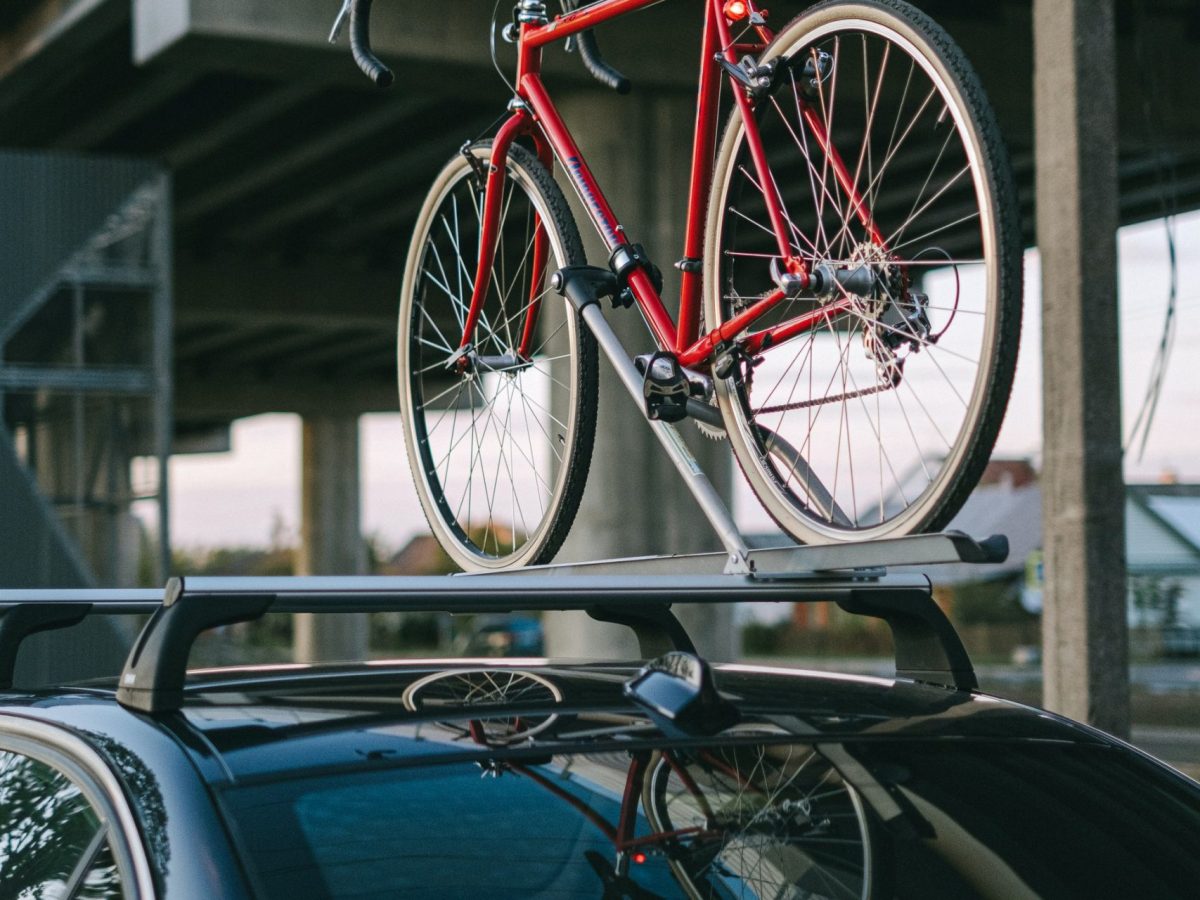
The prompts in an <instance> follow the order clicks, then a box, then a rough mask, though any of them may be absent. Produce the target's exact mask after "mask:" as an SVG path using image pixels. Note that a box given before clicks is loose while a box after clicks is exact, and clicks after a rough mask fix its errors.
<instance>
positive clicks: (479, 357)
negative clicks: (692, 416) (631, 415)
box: [397, 142, 597, 570]
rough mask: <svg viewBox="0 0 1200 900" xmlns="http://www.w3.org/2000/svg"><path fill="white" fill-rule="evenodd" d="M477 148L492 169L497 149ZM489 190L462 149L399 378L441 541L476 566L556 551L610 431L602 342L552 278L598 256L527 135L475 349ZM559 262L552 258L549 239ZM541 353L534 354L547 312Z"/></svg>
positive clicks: (432, 208) (407, 307) (421, 233)
mask: <svg viewBox="0 0 1200 900" xmlns="http://www.w3.org/2000/svg"><path fill="white" fill-rule="evenodd" d="M470 152H471V153H472V154H473V155H474V156H475V158H476V159H478V160H481V161H482V163H483V166H485V167H486V165H487V164H488V161H489V159H490V152H491V144H490V142H482V143H479V144H476V145H474V146H473V147H472V148H471V149H470ZM483 200H484V192H483V189H482V180H481V179H480V178H479V177H478V176H477V174H476V171H475V167H474V166H473V165H472V164H471V163H470V162H469V161H468V160H467V158H466V157H465V156H463V155H461V154H460V155H458V156H456V157H455V158H454V159H453V160H451V161H450V162H449V163H448V164H447V165H446V167H445V168H444V169H443V170H442V172H441V174H440V175H438V178H437V180H436V181H435V182H434V185H433V188H432V190H431V191H430V193H429V196H428V198H427V199H426V201H425V204H424V206H423V207H422V209H421V213H420V215H419V217H418V219H417V226H416V229H415V231H414V234H413V241H412V245H411V249H410V250H409V255H408V264H407V267H406V269H405V274H404V287H403V292H402V294H401V298H400V327H399V341H398V346H399V351H398V354H397V357H398V374H399V386H400V408H401V412H402V413H403V416H404V424H405V438H406V444H407V447H408V458H409V463H410V465H411V467H412V472H413V479H414V481H415V483H416V489H417V496H418V497H419V498H420V501H421V507H422V509H423V510H424V512H425V517H426V519H427V520H428V521H429V525H430V528H431V529H432V531H433V534H434V536H435V537H436V538H437V540H438V542H439V543H440V544H441V545H442V547H443V548H444V549H445V551H446V552H447V553H448V554H449V555H450V557H451V558H452V559H453V560H454V562H455V563H457V564H458V565H459V566H461V567H462V568H464V569H468V570H489V569H502V568H509V567H516V566H525V565H535V564H538V563H544V562H548V561H549V560H550V559H551V558H553V556H554V554H555V552H556V551H557V550H558V548H559V546H560V545H561V544H562V541H563V539H564V538H565V537H566V535H567V531H568V530H569V529H570V526H571V522H572V521H573V519H574V517H575V512H576V510H577V509H578V507H579V500H580V497H581V496H582V494H583V486H584V482H585V480H586V477H587V468H588V463H589V462H590V460H591V453H592V440H593V437H594V435H595V428H596V378H597V373H596V345H595V340H594V338H593V337H592V335H591V334H590V333H589V332H588V331H587V330H586V329H585V328H583V327H582V324H581V323H580V321H579V318H578V316H577V315H575V313H574V311H573V310H572V309H571V308H570V307H569V306H568V305H567V302H566V301H565V300H563V299H561V298H560V297H558V295H556V294H554V293H553V292H552V291H550V289H549V281H550V275H552V274H553V273H554V272H555V271H556V270H557V269H559V268H561V267H563V266H568V265H577V264H580V263H582V262H583V259H584V257H583V250H582V245H581V243H580V240H579V232H578V229H577V228H576V226H575V222H574V220H573V218H572V217H571V213H570V210H569V208H568V207H567V203H566V200H565V199H564V198H563V196H562V192H561V191H560V190H559V188H558V187H557V185H555V183H554V180H553V179H552V178H551V177H550V175H549V173H548V172H547V171H546V170H545V168H544V167H543V166H542V165H541V164H540V163H539V162H538V161H537V159H536V158H535V157H534V156H533V155H532V154H530V153H529V152H527V151H526V150H524V149H522V148H521V147H519V146H513V147H512V148H511V151H510V153H509V157H508V177H507V180H506V183H505V189H504V196H503V198H502V201H501V205H500V209H501V220H500V226H499V231H498V238H497V242H498V243H497V253H496V260H495V262H494V264H493V266H492V272H491V279H490V287H489V289H488V293H487V296H486V298H485V300H484V305H483V312H482V315H481V316H480V318H479V324H478V326H477V328H476V329H475V333H474V335H473V340H472V342H471V346H470V353H469V354H468V355H466V356H465V357H464V355H463V354H461V353H460V350H459V344H460V339H461V337H462V333H463V329H464V327H465V324H464V323H465V321H466V315H467V311H468V309H469V308H470V304H471V294H472V291H473V288H474V277H475V273H476V269H477V263H478V258H479V248H480V243H481V241H480V231H481V225H480V223H481V221H482V215H483V214H482V210H483ZM539 230H540V231H541V232H542V234H544V235H545V238H546V246H547V251H548V252H547V258H546V260H545V262H544V264H542V265H540V271H538V268H539V266H538V263H537V261H536V257H537V253H536V248H535V237H536V235H537V234H538V232H539ZM534 307H536V309H537V313H536V331H535V332H534V337H533V340H532V343H531V344H530V353H529V354H528V355H527V356H524V357H522V356H521V355H520V354H519V352H518V350H519V347H520V344H521V339H522V335H523V332H524V328H525V320H526V317H527V315H528V314H529V312H530V310H531V308H534Z"/></svg>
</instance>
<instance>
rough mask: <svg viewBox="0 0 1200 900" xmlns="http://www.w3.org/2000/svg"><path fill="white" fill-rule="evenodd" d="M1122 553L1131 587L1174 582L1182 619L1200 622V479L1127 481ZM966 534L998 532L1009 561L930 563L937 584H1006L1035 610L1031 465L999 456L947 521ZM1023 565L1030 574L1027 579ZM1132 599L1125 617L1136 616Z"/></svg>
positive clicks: (1036, 508)
mask: <svg viewBox="0 0 1200 900" xmlns="http://www.w3.org/2000/svg"><path fill="white" fill-rule="evenodd" d="M1125 498H1126V499H1125V554H1126V567H1127V571H1128V575H1129V579H1130V583H1131V585H1132V584H1133V583H1134V580H1135V579H1147V578H1158V579H1160V580H1161V583H1162V584H1164V585H1171V584H1176V583H1177V584H1178V585H1179V588H1180V590H1179V599H1178V614H1179V621H1180V622H1181V623H1182V624H1187V625H1195V626H1200V484H1178V483H1173V482H1172V483H1163V484H1130V485H1126V487H1125ZM949 529H950V530H956V531H962V532H964V533H966V534H969V535H970V536H971V537H976V538H983V537H988V536H989V535H992V534H1003V535H1006V536H1007V537H1008V540H1009V556H1008V560H1007V561H1005V562H1003V563H998V564H995V565H986V566H979V565H968V564H965V563H964V564H958V565H947V566H933V567H930V568H929V569H928V570H926V573H927V574H928V575H929V577H930V579H931V580H932V581H933V584H934V587H935V588H938V589H942V591H943V592H944V593H946V594H948V593H949V591H948V590H947V589H950V590H952V589H953V588H954V587H956V586H958V585H962V584H968V583H976V582H980V581H1004V580H1008V581H1011V582H1012V584H1013V589H1014V591H1021V592H1022V594H1023V602H1024V605H1026V606H1027V608H1030V609H1031V611H1040V608H1041V596H1040V593H1041V591H1040V579H1039V577H1038V575H1037V569H1038V567H1039V565H1040V562H1039V561H1040V553H1041V546H1042V492H1041V487H1040V485H1039V484H1038V482H1037V474H1036V472H1035V470H1034V469H1033V467H1032V465H1030V463H1029V462H1028V461H1024V460H996V461H993V462H992V463H990V464H989V465H988V468H987V471H986V472H985V473H984V477H983V479H982V480H981V481H980V484H979V487H978V488H976V489H975V491H974V492H973V493H972V494H971V496H970V497H969V498H968V499H967V502H966V504H965V505H964V506H963V508H962V510H961V511H960V512H959V514H958V515H957V516H955V517H954V520H953V521H952V522H951V523H950V525H949ZM1027 570H1028V576H1027ZM1138 618H1139V617H1138V615H1137V613H1136V611H1135V610H1134V608H1133V603H1132V592H1131V596H1130V621H1131V622H1136V621H1138Z"/></svg>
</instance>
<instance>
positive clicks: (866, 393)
mask: <svg viewBox="0 0 1200 900" xmlns="http://www.w3.org/2000/svg"><path fill="white" fill-rule="evenodd" d="M899 383H900V382H899V381H898V380H897V381H896V382H895V383H894V384H877V385H875V386H873V387H869V388H860V389H859V390H857V391H848V392H846V393H844V394H835V395H834V396H832V397H822V398H821V399H820V400H797V401H796V402H795V403H781V404H780V405H778V406H764V407H762V408H761V409H756V410H754V415H756V416H762V415H767V414H769V413H777V412H787V411H788V410H792V409H809V408H811V407H813V406H824V405H825V404H826V403H840V402H842V401H845V400H857V399H858V398H859V397H870V396H871V395H872V394H881V393H883V392H884V391H890V390H894V389H895V387H896V385H897V384H899Z"/></svg>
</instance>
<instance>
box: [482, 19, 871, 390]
mask: <svg viewBox="0 0 1200 900" xmlns="http://www.w3.org/2000/svg"><path fill="white" fill-rule="evenodd" d="M656 2H659V0H599V2H596V3H593V4H591V5H590V6H588V7H586V8H584V9H580V10H576V11H574V12H571V13H568V14H566V15H561V16H558V17H555V18H554V19H553V20H551V21H550V22H548V23H547V24H544V25H531V24H523V25H522V26H521V30H520V37H519V40H518V63H517V81H516V84H517V98H516V100H515V101H514V103H513V107H512V108H513V114H512V115H511V116H510V117H509V118H508V119H507V121H505V123H504V124H503V125H502V126H501V128H500V130H499V132H498V133H497V135H496V137H495V139H494V142H493V145H492V153H491V164H492V165H491V170H490V173H489V175H488V178H487V184H486V189H485V201H484V210H483V228H482V234H481V243H480V257H479V265H478V270H477V272H476V277H475V282H474V289H473V293H472V297H471V306H470V309H469V311H468V315H467V317H466V320H465V324H464V329H463V335H462V341H461V345H460V349H468V348H469V347H470V345H471V338H472V335H473V333H474V330H475V326H476V324H477V322H478V321H479V316H480V314H481V312H482V308H483V301H484V297H486V295H487V291H488V287H489V284H490V275H491V267H492V263H493V261H494V259H495V253H496V240H497V234H496V232H497V228H498V221H499V215H500V201H501V197H502V195H503V190H504V185H505V180H506V161H507V157H508V151H509V148H510V147H511V146H512V142H513V141H514V140H515V139H516V138H517V137H519V136H522V135H527V136H529V137H531V138H532V140H533V143H534V147H535V150H536V153H537V156H538V159H539V160H540V161H541V162H542V163H543V165H545V166H546V167H547V169H549V168H551V167H552V164H553V162H554V160H557V161H558V163H559V165H560V166H562V169H563V171H564V172H565V173H566V174H567V176H568V178H569V179H570V181H571V183H572V185H573V187H574V189H575V191H576V193H577V194H578V195H579V198H580V200H581V201H582V202H583V205H584V207H585V208H586V210H587V212H588V215H589V217H590V218H591V220H592V223H593V224H594V225H595V227H596V230H597V231H598V232H599V234H600V236H601V238H602V239H603V241H604V243H605V247H606V248H607V250H608V252H609V253H612V252H614V251H616V250H617V249H618V248H620V247H623V246H628V244H629V241H628V239H627V237H626V234H625V230H624V228H623V227H622V225H621V223H620V221H619V220H618V219H617V216H616V214H615V213H614V212H613V209H612V207H611V205H610V204H609V202H608V200H607V198H606V197H605V195H604V193H603V191H602V190H601V188H600V185H599V184H598V183H597V181H596V179H595V177H594V176H593V175H592V172H591V170H590V169H589V167H588V165H587V163H586V161H585V160H584V158H583V155H582V153H581V152H580V150H579V148H578V146H577V145H576V143H575V141H574V139H573V138H572V136H571V133H570V131H569V130H568V129H567V127H566V125H565V124H564V122H563V120H562V118H561V117H560V116H559V114H558V110H557V109H556V108H555V107H554V104H553V102H552V101H551V99H550V95H549V94H548V92H547V91H546V87H545V85H544V84H543V82H542V79H541V65H542V48H543V47H545V46H547V45H549V44H552V43H556V42H558V41H563V40H566V39H567V38H569V37H571V36H572V35H575V34H578V33H579V32H581V31H585V30H587V29H589V28H592V27H594V26H596V25H599V24H602V23H604V22H607V21H609V20H611V19H614V18H616V17H618V16H621V15H624V14H626V13H630V12H636V11H637V10H640V9H643V8H645V7H648V6H651V5H653V4H655V3H656ZM744 6H745V11H746V14H747V18H748V17H749V16H751V15H753V14H755V13H756V12H758V10H756V7H755V4H754V3H753V2H752V0H745V4H744ZM739 21H740V20H739ZM752 27H753V28H754V30H755V33H756V35H757V38H758V41H757V42H754V43H735V41H734V38H733V36H732V31H731V26H730V21H729V19H728V18H727V16H726V13H725V4H723V2H722V0H705V21H704V32H703V38H702V41H701V45H702V46H701V54H700V82H699V103H698V108H697V113H696V124H695V130H694V134H693V147H692V166H691V179H690V184H689V191H688V213H687V225H686V232H685V237H684V259H685V260H689V261H693V263H694V264H692V265H686V266H683V267H681V268H682V277H681V285H680V304H679V319H678V323H676V322H675V321H673V320H672V318H671V315H670V313H669V312H668V311H667V309H666V307H665V305H664V304H663V300H662V297H661V296H660V295H659V292H658V291H657V290H656V289H655V287H654V284H653V282H652V281H651V278H650V275H649V274H648V273H647V271H646V270H645V269H644V268H643V267H642V266H640V265H638V266H635V267H633V268H632V269H631V271H629V273H628V275H627V276H626V277H627V284H628V286H629V289H630V291H631V292H632V294H633V297H634V299H635V301H636V302H637V304H638V307H639V308H640V310H641V311H642V314H643V315H644V317H645V319H646V322H647V324H648V325H649V327H650V331H651V333H652V334H653V336H654V338H655V341H656V343H657V344H658V348H659V349H660V350H667V351H671V352H673V353H675V355H676V356H677V358H678V360H679V362H680V364H682V365H684V366H689V367H693V366H703V365H705V364H707V363H710V362H711V360H712V357H713V355H714V354H715V353H716V352H718V351H719V350H721V349H722V348H724V347H726V346H728V345H729V343H730V342H731V341H732V340H733V339H734V338H735V337H736V336H738V335H739V334H741V333H742V332H743V331H744V330H745V329H746V328H748V327H749V326H750V325H751V324H752V323H753V322H754V321H755V320H757V319H758V318H760V317H761V316H762V315H764V314H765V313H767V312H768V311H769V310H771V309H772V308H773V307H775V306H776V305H778V304H779V302H780V301H782V300H783V299H784V298H785V296H786V295H785V293H784V290H783V289H782V288H779V287H777V288H776V289H775V290H773V291H771V292H770V293H768V294H767V295H766V296H765V297H763V298H761V299H759V300H758V301H756V302H755V303H754V304H752V305H751V306H750V307H749V308H748V309H745V310H743V311H742V312H740V313H738V314H737V315H735V316H733V317H731V318H730V319H729V320H728V321H726V322H724V323H723V324H722V325H720V326H719V327H717V328H715V329H713V330H711V331H710V332H708V333H707V334H704V335H700V334H699V333H698V332H699V321H700V303H701V289H702V275H701V271H700V260H701V256H702V254H703V246H704V228H705V221H704V216H705V207H706V199H707V196H708V193H709V189H710V187H711V184H712V178H713V157H714V152H715V149H716V148H715V144H716V119H717V115H718V106H719V98H720V87H721V78H722V76H723V74H724V73H723V72H722V71H721V67H720V66H719V65H717V64H716V58H717V57H718V56H721V55H723V56H724V59H725V60H726V61H727V62H728V63H729V64H730V65H734V66H736V65H737V63H738V54H739V53H743V54H745V53H758V52H761V51H762V49H763V48H764V47H766V46H767V44H769V43H770V41H771V39H772V38H773V37H774V35H773V34H772V32H771V31H770V29H768V28H767V27H766V26H765V25H754V26H752ZM724 77H726V78H727V79H728V80H729V82H730V85H731V87H732V92H733V96H734V100H735V102H736V103H737V105H738V107H739V108H740V110H741V113H742V120H743V122H744V123H745V140H746V142H747V145H748V147H749V150H750V154H751V158H752V159H753V162H754V166H755V169H756V173H757V176H758V184H759V185H762V186H764V188H765V190H764V197H765V203H766V208H767V212H768V217H769V219H770V224H771V231H772V232H773V236H774V238H775V242H776V246H777V248H778V251H779V254H780V257H781V259H782V262H783V265H782V269H783V270H784V271H786V272H787V273H788V274H789V275H791V276H795V277H796V278H798V283H799V285H800V286H801V288H803V287H807V286H808V285H809V283H810V275H809V269H808V265H807V263H806V262H805V260H804V259H803V258H802V257H801V256H800V255H799V254H796V253H793V251H792V239H791V229H790V227H789V223H788V221H787V217H786V215H785V213H784V211H783V204H782V200H781V198H780V196H779V193H778V190H777V189H776V187H775V184H774V180H773V179H772V177H771V174H770V171H769V168H768V165H767V160H766V153H765V150H764V148H763V143H762V140H761V137H760V135H759V132H758V125H757V123H756V121H755V117H754V114H753V107H752V105H751V101H750V98H749V97H748V96H747V93H746V91H745V90H744V89H743V87H742V85H740V84H739V83H738V82H737V81H736V80H735V79H734V78H733V76H732V75H724ZM817 87H818V90H821V87H820V83H819V80H818V83H817ZM798 102H799V103H800V104H801V106H802V110H803V114H804V120H805V123H806V125H807V126H808V127H809V128H810V129H811V131H812V133H813V136H814V138H815V139H816V143H817V145H818V146H819V147H820V148H821V150H822V152H823V153H824V154H825V156H826V159H827V160H828V163H829V166H830V170H831V171H832V173H833V175H834V177H835V179H836V180H837V181H838V183H839V184H840V185H841V186H842V188H843V189H844V190H845V194H846V197H847V201H848V207H847V208H848V210H851V211H853V212H854V214H855V215H856V216H857V217H858V218H859V220H860V221H861V222H862V224H863V225H864V227H866V228H867V229H868V232H869V233H870V234H871V236H872V238H873V239H874V240H875V241H876V242H877V243H878V244H879V245H880V246H881V247H882V246H883V238H882V235H880V233H879V231H878V229H877V228H876V227H875V225H874V222H873V221H872V218H871V213H870V211H869V210H868V209H867V206H866V203H865V202H864V200H863V198H862V196H861V195H860V194H859V192H858V189H857V186H856V184H855V183H854V178H853V177H852V176H851V174H850V172H849V170H848V169H847V167H846V165H845V163H844V162H843V161H842V159H841V157H840V155H839V154H838V152H837V148H836V147H834V146H833V143H832V140H831V139H830V137H829V135H828V134H827V132H826V129H825V125H824V122H823V121H822V119H821V116H820V114H819V112H818V110H817V109H815V108H814V107H813V106H812V105H811V104H808V103H807V102H806V101H805V100H804V99H803V98H798ZM533 254H534V256H533V260H534V263H533V279H532V287H531V295H530V297H529V301H528V305H527V311H526V316H525V322H524V325H523V327H522V329H521V335H522V337H521V342H520V346H519V347H517V348H516V351H517V355H518V356H519V357H521V358H523V359H528V357H529V353H530V348H531V346H532V344H533V340H534V334H535V331H536V322H537V315H538V310H539V305H540V297H541V292H540V291H539V287H540V285H541V284H542V283H543V280H544V275H545V272H544V267H545V264H546V261H547V259H548V258H549V248H548V246H547V239H546V235H545V231H544V229H542V228H541V227H540V223H539V225H538V227H537V228H536V236H535V239H534V248H533ZM850 303H851V301H850V298H849V296H848V295H846V294H845V292H844V291H843V295H842V297H840V298H836V299H833V300H831V301H830V302H828V303H826V304H824V305H821V306H819V307H818V308H816V309H815V310H812V311H810V312H808V313H805V314H803V315H800V316H796V317H794V318H792V319H789V320H788V321H786V322H783V323H781V324H779V325H776V326H774V327H772V328H769V329H765V330H762V331H758V332H751V333H750V334H747V335H745V336H744V337H743V338H742V339H741V340H740V342H739V343H740V344H741V346H742V349H743V350H745V351H746V352H748V353H750V354H752V355H753V354H755V353H758V352H760V351H761V350H763V349H765V348H766V347H768V346H773V345H776V344H779V343H782V342H783V341H786V340H789V339H791V338H794V337H796V336H798V335H801V334H804V333H806V332H808V331H811V330H812V329H814V328H815V327H817V326H819V325H821V324H822V323H824V322H825V321H826V320H827V319H828V318H829V317H831V316H835V315H836V314H837V313H839V312H842V311H844V310H845V309H846V308H848V307H849V306H850Z"/></svg>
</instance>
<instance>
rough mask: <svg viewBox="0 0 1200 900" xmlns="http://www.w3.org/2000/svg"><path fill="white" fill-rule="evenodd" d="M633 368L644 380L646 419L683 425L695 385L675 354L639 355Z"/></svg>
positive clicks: (643, 391)
mask: <svg viewBox="0 0 1200 900" xmlns="http://www.w3.org/2000/svg"><path fill="white" fill-rule="evenodd" d="M634 365H636V366H637V367H638V369H639V370H640V371H641V372H642V375H643V377H644V379H645V380H644V381H643V387H642V393H643V396H644V397H645V401H646V418H648V419H652V420H655V421H659V422H681V421H683V420H684V419H686V418H687V414H688V413H687V402H688V398H689V397H690V396H691V395H692V385H691V382H690V381H689V379H688V377H687V374H686V372H685V370H684V368H683V367H682V366H681V365H679V360H677V359H676V358H675V355H674V354H673V353H666V352H662V351H660V352H658V353H655V354H653V355H651V356H649V357H646V356H639V357H638V358H637V359H636V360H634Z"/></svg>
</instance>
